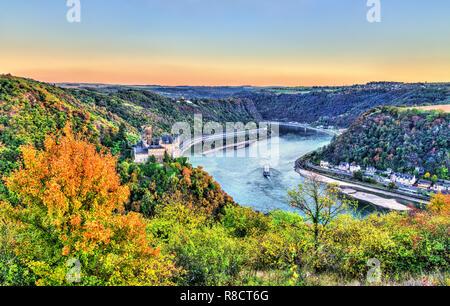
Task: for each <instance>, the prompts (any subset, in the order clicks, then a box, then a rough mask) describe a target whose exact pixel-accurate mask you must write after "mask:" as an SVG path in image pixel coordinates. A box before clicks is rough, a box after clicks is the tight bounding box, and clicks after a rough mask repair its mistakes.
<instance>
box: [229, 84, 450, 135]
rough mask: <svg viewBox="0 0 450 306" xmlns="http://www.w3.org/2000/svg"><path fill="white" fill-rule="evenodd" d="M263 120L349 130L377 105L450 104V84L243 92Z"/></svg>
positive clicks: (300, 88)
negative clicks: (311, 124)
mask: <svg viewBox="0 0 450 306" xmlns="http://www.w3.org/2000/svg"><path fill="white" fill-rule="evenodd" d="M237 96H239V97H245V98H248V99H251V100H252V101H253V102H254V103H255V105H256V108H257V109H258V111H259V112H260V113H261V115H262V117H263V118H264V119H268V120H275V119H277V120H286V121H298V122H307V123H313V124H320V125H333V126H337V127H344V128H346V127H349V126H350V124H351V123H352V122H354V121H355V120H357V119H358V118H359V117H360V116H361V115H362V114H364V113H365V112H366V111H368V110H370V109H372V108H374V107H378V106H399V107H402V106H405V107H407V106H415V105H417V106H429V105H439V104H450V84H449V83H436V84H404V83H387V82H381V83H369V84H366V85H355V86H343V87H298V88H279V89H264V90H260V91H257V92H246V93H240V94H238V95H237Z"/></svg>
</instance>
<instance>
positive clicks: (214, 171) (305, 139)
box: [185, 126, 375, 216]
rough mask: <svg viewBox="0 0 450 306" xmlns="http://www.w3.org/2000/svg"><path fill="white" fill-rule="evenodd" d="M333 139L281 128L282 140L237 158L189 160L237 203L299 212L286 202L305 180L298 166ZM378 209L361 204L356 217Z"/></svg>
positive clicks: (262, 143)
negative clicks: (266, 171) (290, 191)
mask: <svg viewBox="0 0 450 306" xmlns="http://www.w3.org/2000/svg"><path fill="white" fill-rule="evenodd" d="M331 139H332V137H331V136H330V135H328V134H325V133H322V132H317V131H313V130H306V131H305V129H302V128H296V127H283V126H281V127H280V132H279V136H277V137H272V138H269V139H268V140H267V141H258V142H255V143H253V144H251V145H250V146H249V147H247V148H241V149H237V150H235V151H234V153H233V152H232V153H231V155H233V156H228V155H229V154H228V153H227V156H226V157H225V156H224V155H225V153H224V152H223V151H220V152H215V153H211V154H208V155H204V156H202V155H199V154H194V149H193V148H192V149H191V152H187V153H186V154H185V156H188V157H189V159H190V163H191V164H192V165H193V166H195V167H197V166H202V167H203V169H204V170H205V171H207V172H208V173H209V174H211V175H212V176H213V178H214V180H215V181H217V182H218V183H219V184H220V185H221V186H222V189H223V190H224V191H225V192H226V193H228V194H229V195H230V196H232V197H233V198H234V200H235V201H236V202H237V203H239V204H241V205H243V206H251V207H253V208H254V209H255V210H258V211H262V212H268V211H271V210H275V209H282V210H286V211H295V209H293V208H291V207H290V205H289V203H288V202H287V200H286V196H287V193H286V190H288V189H293V188H295V187H296V186H297V185H298V184H299V183H302V182H303V181H304V180H303V178H302V177H301V176H300V175H299V174H298V173H297V172H295V170H294V163H295V161H296V160H297V159H298V158H299V157H300V156H302V155H304V154H307V153H309V152H311V151H313V150H316V149H318V148H320V147H322V146H324V145H327V144H328V143H330V141H331ZM277 148H278V150H277ZM255 152H257V153H255ZM265 165H270V167H271V176H270V178H265V177H264V176H263V169H264V166H265ZM374 209H375V208H374V207H373V206H372V205H364V204H360V205H359V207H358V210H357V213H356V214H357V215H360V216H365V215H366V214H368V213H371V212H373V210H374Z"/></svg>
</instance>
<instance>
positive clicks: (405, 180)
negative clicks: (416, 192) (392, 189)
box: [391, 173, 416, 186]
mask: <svg viewBox="0 0 450 306" xmlns="http://www.w3.org/2000/svg"><path fill="white" fill-rule="evenodd" d="M391 181H392V182H394V183H397V184H401V185H405V186H412V185H414V183H415V182H416V176H415V175H411V174H401V173H392V174H391Z"/></svg>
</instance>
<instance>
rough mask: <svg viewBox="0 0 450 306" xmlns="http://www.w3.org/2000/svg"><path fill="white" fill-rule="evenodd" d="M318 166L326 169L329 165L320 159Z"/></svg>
mask: <svg viewBox="0 0 450 306" xmlns="http://www.w3.org/2000/svg"><path fill="white" fill-rule="evenodd" d="M320 167H322V168H327V169H328V168H329V167H330V163H329V162H328V161H326V160H322V161H320Z"/></svg>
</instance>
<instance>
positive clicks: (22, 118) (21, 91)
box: [0, 75, 260, 174]
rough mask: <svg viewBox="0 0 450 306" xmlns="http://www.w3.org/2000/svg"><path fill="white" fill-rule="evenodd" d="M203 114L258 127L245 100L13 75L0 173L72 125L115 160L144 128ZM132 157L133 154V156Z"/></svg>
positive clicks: (162, 128)
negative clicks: (79, 85) (25, 150)
mask: <svg viewBox="0 0 450 306" xmlns="http://www.w3.org/2000/svg"><path fill="white" fill-rule="evenodd" d="M195 113H201V114H202V115H203V120H204V121H211V120H213V121H218V122H226V121H231V122H234V121H243V122H248V121H257V120H258V119H260V117H259V114H258V112H257V111H256V110H255V107H254V105H253V104H252V102H251V101H249V100H246V99H226V100H212V99H197V100H193V101H192V103H191V104H188V103H181V102H180V103H177V102H176V101H174V100H172V99H169V98H166V97H164V96H161V95H157V94H154V93H152V92H148V91H138V90H122V91H118V92H114V93H110V94H102V93H95V92H90V91H85V90H70V89H62V88H59V87H56V86H53V85H50V84H47V83H42V82H37V81H34V80H30V79H23V78H17V77H13V76H10V75H2V76H0V131H1V134H0V172H1V173H2V174H6V173H9V172H10V171H11V170H12V169H14V168H15V167H16V166H17V163H16V162H17V160H18V157H19V153H20V146H21V145H24V144H33V145H35V146H36V147H37V148H42V146H43V141H44V137H45V135H47V134H49V133H52V132H55V131H57V130H60V129H61V128H63V127H64V126H65V125H66V123H67V122H69V121H70V122H72V123H73V126H74V129H75V130H76V131H83V133H86V134H90V135H91V136H90V137H91V138H92V141H94V142H96V143H98V144H102V145H104V146H106V147H108V148H110V149H111V150H112V152H113V154H118V153H119V152H121V153H122V154H123V155H124V156H123V157H127V151H126V148H127V147H129V144H132V143H135V142H136V141H137V139H138V137H139V130H140V128H141V126H142V125H144V124H152V125H153V126H154V129H153V131H154V134H155V135H159V134H162V133H163V132H170V130H171V128H172V124H173V123H175V122H177V121H188V122H192V121H193V116H194V114H195ZM128 153H129V152H128Z"/></svg>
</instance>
